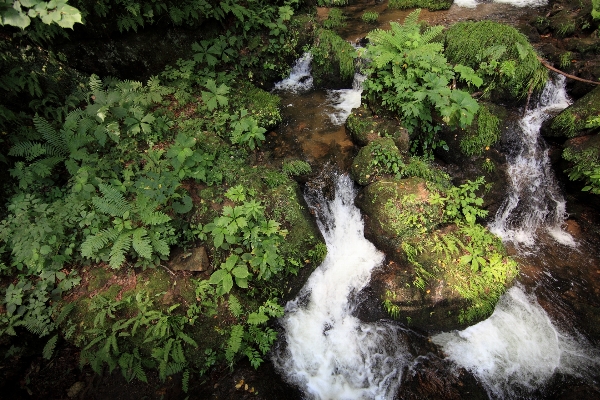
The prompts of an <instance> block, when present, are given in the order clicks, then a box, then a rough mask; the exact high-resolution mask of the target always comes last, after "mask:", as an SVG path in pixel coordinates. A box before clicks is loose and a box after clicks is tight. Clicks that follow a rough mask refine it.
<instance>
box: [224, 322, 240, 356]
mask: <svg viewBox="0 0 600 400" xmlns="http://www.w3.org/2000/svg"><path fill="white" fill-rule="evenodd" d="M243 336H244V327H243V326H242V325H234V326H233V327H232V328H231V334H230V336H229V340H228V341H227V348H226V350H225V358H226V359H227V361H229V362H232V361H233V357H234V356H235V355H236V354H237V352H238V351H240V347H241V346H242V337H243Z"/></svg>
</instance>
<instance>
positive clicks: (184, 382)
mask: <svg viewBox="0 0 600 400" xmlns="http://www.w3.org/2000/svg"><path fill="white" fill-rule="evenodd" d="M189 384H190V370H189V369H186V370H185V371H183V375H182V377H181V390H183V392H184V393H187V392H188V389H189Z"/></svg>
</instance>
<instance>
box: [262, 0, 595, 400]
mask: <svg viewBox="0 0 600 400" xmlns="http://www.w3.org/2000/svg"><path fill="white" fill-rule="evenodd" d="M507 2H508V1H507ZM505 3H506V2H505ZM459 4H462V5H463V7H462V8H461V7H457V3H455V5H454V6H453V7H452V8H451V9H450V10H449V11H448V12H446V13H445V14H443V13H431V14H432V15H436V16H435V17H433V18H428V16H427V15H426V14H425V15H424V14H422V17H423V18H425V19H428V20H429V21H430V22H433V23H439V21H440V20H444V19H445V18H447V17H448V15H457V13H458V12H461V13H462V12H463V10H464V14H465V15H466V18H468V15H470V14H469V13H470V12H472V11H473V10H478V12H481V8H482V6H483V8H486V9H489V7H490V6H495V7H496V8H492V9H493V10H496V11H497V10H504V9H505V7H512V9H515V7H514V6H512V5H506V4H496V5H490V3H486V4H479V5H478V4H476V2H474V1H470V0H465V1H463V2H461V3H459ZM513 4H515V2H513ZM540 4H543V3H542V2H540V1H534V2H529V3H527V2H526V1H520V2H519V3H518V4H516V5H518V6H527V5H530V6H536V5H540ZM361 7H362V8H361ZM373 7H375V8H377V7H381V5H375V6H370V7H369V9H373ZM349 8H350V9H351V7H349ZM364 9H365V6H364V5H362V6H356V7H355V10H358V11H355V12H356V15H359V14H360V13H362V11H364ZM457 9H458V11H457ZM524 10H525V11H524ZM497 12H499V13H500V14H502V13H503V12H504V11H497ZM514 12H515V13H517V14H519V13H521V12H526V9H525V8H517V9H516V11H514ZM404 13H406V12H404ZM452 13H454V14H452ZM389 14H392V12H390V13H389ZM393 15H394V16H395V18H396V20H398V19H400V20H402V18H403V16H402V15H405V14H401V13H399V12H395V13H393ZM399 15H400V16H399ZM452 19H453V20H456V19H457V18H456V17H452ZM390 20H393V19H385V20H384V21H385V22H383V23H384V24H385V23H389V21H390ZM362 29H364V27H362V25H360V24H357V25H356V29H355V30H354V31H353V32H350V31H347V32H346V33H345V37H346V38H349V39H351V40H354V38H357V37H362V36H364V35H363V33H362ZM356 35H359V36H356ZM360 35H362V36H360ZM310 61H311V56H310V54H305V55H304V56H303V57H302V58H301V59H299V60H298V61H297V63H296V65H295V66H294V69H293V71H292V74H291V75H290V77H289V78H288V79H286V80H284V81H282V82H280V83H278V84H277V85H276V87H275V89H274V90H275V91H276V92H277V93H278V94H279V95H280V96H281V97H282V99H283V100H282V101H283V104H284V109H285V111H284V113H285V115H286V119H285V122H284V124H283V127H282V128H281V129H280V130H279V131H278V132H277V134H276V136H275V137H274V138H273V139H272V141H271V143H270V146H271V148H272V149H273V153H274V155H275V157H280V158H285V157H288V156H291V155H292V154H296V155H298V154H301V155H302V156H303V157H305V158H306V159H308V160H309V161H315V160H323V159H324V158H326V159H328V160H329V162H330V163H333V164H336V165H337V167H338V169H339V170H347V166H348V163H349V162H350V161H351V156H352V152H353V144H352V142H351V141H350V139H349V138H348V137H347V135H346V133H345V129H344V126H343V124H344V122H345V119H346V117H347V116H348V114H349V112H350V110H351V109H352V108H353V107H357V106H359V105H360V91H361V89H360V88H361V82H362V80H363V79H364V77H362V76H360V75H357V76H356V77H355V82H354V85H353V88H348V89H345V90H337V91H333V90H329V91H327V90H320V89H319V90H315V89H313V88H312V77H311V76H310ZM568 105H569V99H568V97H567V95H566V92H565V84H564V79H561V78H556V79H554V80H553V81H551V82H549V83H548V85H547V87H546V88H545V90H544V91H543V93H542V94H541V95H540V96H539V99H538V100H537V103H536V104H535V105H533V106H531V107H530V108H531V109H530V110H529V111H528V112H526V113H525V115H524V117H523V118H522V119H521V120H519V121H515V122H514V123H513V125H514V127H513V129H512V130H511V133H510V134H509V136H510V137H509V138H507V139H506V140H508V141H510V143H511V145H512V146H511V148H512V151H511V152H510V153H509V154H507V160H508V163H509V174H510V176H511V180H510V188H507V197H506V200H505V202H504V203H503V205H502V206H501V207H500V209H499V210H498V212H497V214H496V216H495V217H494V218H493V220H492V221H491V222H490V223H489V228H490V230H492V231H493V232H494V233H495V234H497V235H498V236H500V237H501V238H502V239H503V241H504V242H505V244H506V245H507V247H508V248H509V249H510V251H511V252H512V254H513V256H514V257H515V258H516V259H517V260H518V261H519V264H520V266H521V274H520V276H519V277H518V278H517V282H516V283H515V284H514V285H513V286H512V287H511V288H510V289H509V290H508V291H507V292H506V293H505V294H504V295H503V296H502V298H501V299H500V301H499V302H498V304H497V306H496V309H495V311H494V313H493V314H492V315H491V316H490V317H489V318H488V319H486V320H484V321H482V322H480V323H478V324H475V325H473V326H470V327H468V328H466V329H464V330H462V331H452V332H427V333H423V332H416V331H413V330H411V329H410V328H409V327H408V326H406V325H404V324H402V323H400V322H396V321H390V320H387V319H381V320H379V321H377V322H369V323H367V322H364V321H361V320H360V319H359V318H357V317H356V314H357V313H356V310H357V308H358V307H359V306H360V301H361V299H363V297H361V296H360V293H361V291H362V290H363V289H364V288H365V287H367V285H368V283H369V280H370V276H371V273H372V272H373V271H374V270H376V269H377V268H379V267H380V266H382V264H383V262H384V259H385V256H384V254H383V253H381V252H380V251H379V250H377V249H376V248H375V246H374V245H373V244H372V243H370V242H369V241H368V240H366V239H365V238H364V235H363V221H362V216H361V215H360V211H359V210H358V208H356V206H355V205H354V197H355V195H356V190H357V189H356V188H355V187H354V185H353V183H352V181H351V179H350V178H349V177H348V176H347V175H345V174H334V176H329V179H331V180H332V181H333V182H334V186H335V195H334V196H333V198H329V197H327V196H325V195H324V194H323V193H322V191H320V190H318V189H310V188H308V189H307V190H306V193H305V199H306V201H307V203H308V205H309V207H310V208H311V210H312V211H313V213H314V214H315V215H316V216H317V223H318V225H319V228H320V230H321V232H322V234H323V236H324V238H325V241H326V244H327V248H328V254H327V257H326V259H325V260H324V262H323V263H322V264H321V265H320V266H319V267H318V268H317V269H316V270H315V271H314V272H313V274H312V275H311V276H310V278H309V279H308V281H307V282H306V284H305V286H304V288H303V289H302V290H301V292H300V294H299V295H298V296H297V298H296V299H294V300H292V301H289V302H288V304H287V305H286V309H285V315H284V317H282V319H281V320H280V324H281V327H282V329H283V331H284V332H283V333H282V335H280V339H279V341H278V344H277V346H276V347H275V349H274V350H273V352H272V358H271V360H272V362H273V364H274V366H275V368H276V370H277V371H278V373H279V374H280V375H281V376H282V378H283V379H284V380H285V381H287V382H288V383H290V384H292V385H294V386H296V387H298V388H299V389H300V390H301V391H302V392H303V393H304V396H305V398H309V399H323V400H325V399H393V398H420V397H419V395H418V393H419V391H418V390H416V391H413V392H410V390H412V389H410V390H409V389H406V387H407V382H410V381H411V377H412V378H414V377H415V376H418V375H419V373H420V372H422V368H423V366H424V365H433V367H432V368H430V369H429V370H428V372H427V374H430V375H426V376H427V379H428V380H429V381H430V383H431V382H434V383H433V384H435V382H438V381H439V382H442V381H454V382H456V381H458V382H459V383H458V386H464V387H468V385H470V384H472V382H471V381H475V382H476V383H475V385H476V386H477V387H478V388H479V389H478V390H476V389H475V390H472V391H469V390H468V389H464V390H463V391H462V392H461V395H460V397H459V398H465V399H469V398H485V397H487V398H491V399H518V398H534V399H536V398H578V399H587V398H600V372H599V371H600V351H599V348H600V283H598V276H599V275H598V274H599V273H600V254H599V252H598V249H597V246H595V245H594V244H593V243H589V242H587V241H586V240H584V239H583V238H581V237H576V235H571V234H570V233H567V231H566V230H565V219H566V218H567V216H568V215H567V212H566V209H567V207H566V201H565V199H564V198H563V195H562V193H561V189H560V187H559V185H558V183H557V181H556V178H555V177H554V174H553V171H552V168H551V165H550V161H549V159H548V155H547V148H546V145H545V143H544V141H543V139H541V137H540V135H539V129H540V126H541V124H542V122H543V121H544V120H545V119H546V118H549V117H550V116H551V115H553V113H555V112H557V111H559V110H561V109H563V108H565V107H567V106H568ZM307 186H309V185H307ZM465 376H466V377H465ZM413 380H414V379H413ZM422 384H427V383H422ZM407 390H409V392H407ZM437 395H438V396H439V397H435V398H447V397H446V396H445V395H444V394H443V393H441V392H440V393H438V394H437ZM482 395H483V397H482Z"/></svg>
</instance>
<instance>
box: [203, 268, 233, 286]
mask: <svg viewBox="0 0 600 400" xmlns="http://www.w3.org/2000/svg"><path fill="white" fill-rule="evenodd" d="M225 276H230V275H229V273H228V272H227V271H225V270H224V269H219V270H216V271H215V272H213V273H212V275H211V276H210V279H209V280H208V283H210V284H213V285H216V284H217V283H219V282H221V281H223V279H224V278H225Z"/></svg>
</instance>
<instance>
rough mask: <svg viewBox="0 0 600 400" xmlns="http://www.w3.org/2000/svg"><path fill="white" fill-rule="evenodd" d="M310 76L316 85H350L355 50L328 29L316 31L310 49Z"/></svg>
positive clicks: (335, 86)
mask: <svg viewBox="0 0 600 400" xmlns="http://www.w3.org/2000/svg"><path fill="white" fill-rule="evenodd" d="M310 52H311V54H312V56H313V60H312V76H313V81H314V85H315V86H316V87H326V88H330V89H341V88H350V87H352V81H353V79H354V59H355V58H356V50H355V49H354V47H352V45H351V44H350V43H348V42H347V41H345V40H344V39H342V38H341V37H340V36H339V35H338V34H337V33H335V32H334V31H332V30H329V29H320V30H318V31H317V34H316V37H315V42H314V44H313V45H312V47H311V50H310Z"/></svg>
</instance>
